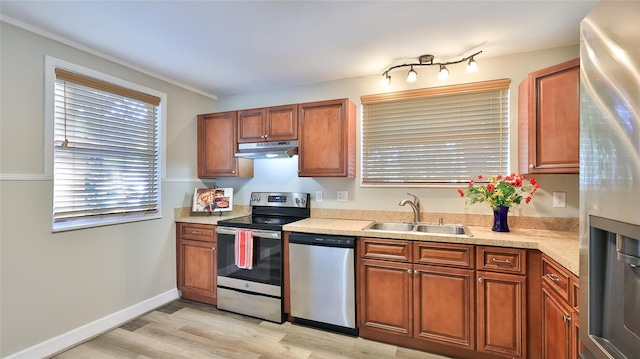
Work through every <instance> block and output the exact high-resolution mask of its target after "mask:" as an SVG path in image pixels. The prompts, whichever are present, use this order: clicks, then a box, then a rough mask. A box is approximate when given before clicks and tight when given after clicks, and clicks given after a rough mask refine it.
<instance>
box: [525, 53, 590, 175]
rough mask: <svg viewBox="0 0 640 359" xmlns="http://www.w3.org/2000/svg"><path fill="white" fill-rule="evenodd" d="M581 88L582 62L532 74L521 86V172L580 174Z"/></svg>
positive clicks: (552, 67)
mask: <svg viewBox="0 0 640 359" xmlns="http://www.w3.org/2000/svg"><path fill="white" fill-rule="evenodd" d="M579 88H580V61H579V59H575V60H571V61H567V62H564V63H561V64H558V65H555V66H551V67H548V68H545V69H542V70H539V71H536V72H533V73H531V74H529V76H528V77H527V79H526V80H525V81H523V82H522V83H521V84H520V87H519V88H518V91H519V99H518V106H519V108H518V118H519V138H518V141H519V142H520V144H519V146H520V171H521V172H522V173H534V174H535V173H578V170H579V165H580V163H579V162H580V159H579V142H580V98H579ZM525 161H526V162H525Z"/></svg>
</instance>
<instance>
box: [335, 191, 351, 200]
mask: <svg viewBox="0 0 640 359" xmlns="http://www.w3.org/2000/svg"><path fill="white" fill-rule="evenodd" d="M348 200H349V191H338V202H346V201H348Z"/></svg>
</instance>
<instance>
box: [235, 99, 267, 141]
mask: <svg viewBox="0 0 640 359" xmlns="http://www.w3.org/2000/svg"><path fill="white" fill-rule="evenodd" d="M266 120H267V111H266V109H264V108H258V109H254V110H242V111H238V143H244V142H261V141H266V139H267V138H266V132H267V131H266V128H265V123H266Z"/></svg>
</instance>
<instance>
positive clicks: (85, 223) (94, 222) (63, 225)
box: [44, 56, 167, 233]
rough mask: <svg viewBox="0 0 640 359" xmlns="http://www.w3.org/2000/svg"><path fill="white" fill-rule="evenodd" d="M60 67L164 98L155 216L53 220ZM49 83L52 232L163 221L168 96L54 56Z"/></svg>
mask: <svg viewBox="0 0 640 359" xmlns="http://www.w3.org/2000/svg"><path fill="white" fill-rule="evenodd" d="M56 68H60V69H63V70H66V71H70V72H75V73H78V74H81V75H83V76H87V77H91V78H95V79H97V80H100V81H105V82H108V83H112V84H114V85H117V86H121V87H124V88H128V89H131V90H134V91H138V92H142V93H146V94H149V95H152V96H155V97H158V98H160V104H159V105H158V107H157V118H156V125H157V139H156V141H157V144H156V145H157V147H158V155H157V161H158V163H157V167H158V171H157V173H156V180H157V185H158V187H157V193H158V196H157V202H156V206H157V211H156V212H154V213H147V214H144V213H134V214H131V213H125V214H119V215H105V216H99V217H92V218H79V219H73V220H68V221H64V222H58V223H55V222H54V220H53V213H54V212H53V211H54V196H55V194H54V192H53V184H54V176H55V173H54V161H55V159H54V145H55V144H54V136H55V133H54V132H55V82H56V74H55V69H56ZM44 70H45V71H44V72H45V79H44V80H45V81H44V97H45V98H44V100H45V101H44V121H45V124H44V128H45V133H44V137H45V141H44V145H45V150H44V154H45V159H44V170H45V174H46V176H47V177H48V178H51V206H50V208H51V228H52V232H54V233H55V232H62V231H68V230H76V229H82V228H93V227H100V226H107V225H114V224H122V223H131V222H138V221H145V220H152V219H160V218H162V182H163V180H164V178H165V177H166V176H165V161H164V158H165V153H166V147H165V146H166V141H165V135H164V124H165V123H166V110H167V109H166V103H167V94H166V93H163V92H160V91H157V90H154V89H151V88H148V87H145V86H142V85H138V84H135V83H132V82H129V81H126V80H123V79H120V78H118V77H115V76H111V75H108V74H105V73H102V72H99V71H96V70H92V69H89V68H86V67H83V66H80V65H77V64H74V63H71V62H68V61H64V60H61V59H58V58H55V57H52V56H45V69H44Z"/></svg>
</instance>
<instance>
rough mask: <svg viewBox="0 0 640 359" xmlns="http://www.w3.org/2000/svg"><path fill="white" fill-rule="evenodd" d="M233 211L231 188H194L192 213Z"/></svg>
mask: <svg viewBox="0 0 640 359" xmlns="http://www.w3.org/2000/svg"><path fill="white" fill-rule="evenodd" d="M232 210H233V188H196V189H195V190H194V192H193V208H192V209H191V211H192V212H230V211H232Z"/></svg>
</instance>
